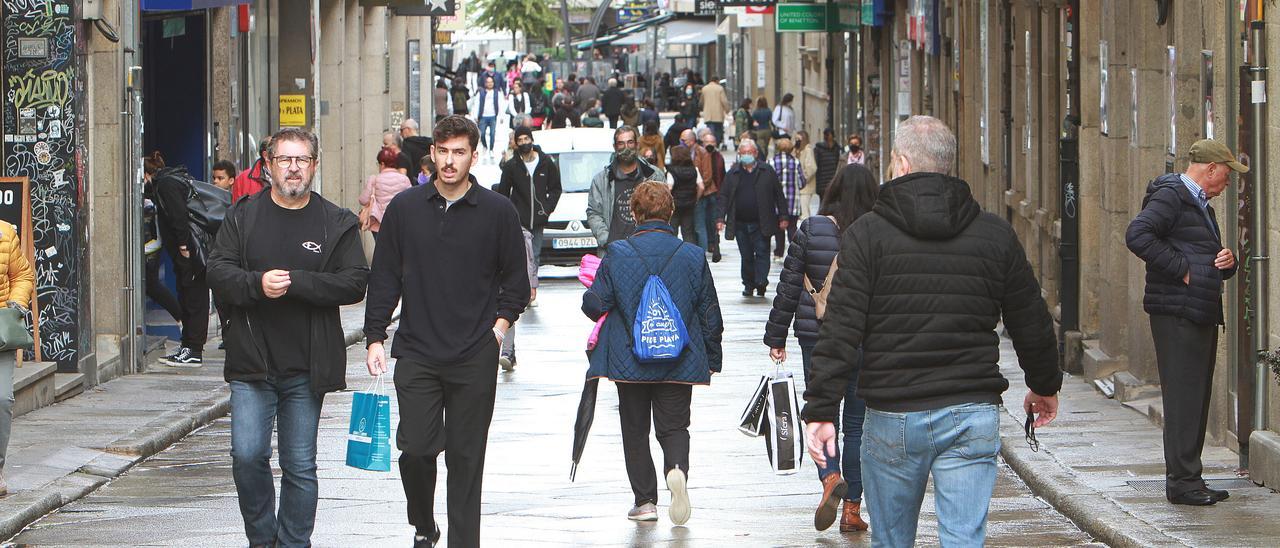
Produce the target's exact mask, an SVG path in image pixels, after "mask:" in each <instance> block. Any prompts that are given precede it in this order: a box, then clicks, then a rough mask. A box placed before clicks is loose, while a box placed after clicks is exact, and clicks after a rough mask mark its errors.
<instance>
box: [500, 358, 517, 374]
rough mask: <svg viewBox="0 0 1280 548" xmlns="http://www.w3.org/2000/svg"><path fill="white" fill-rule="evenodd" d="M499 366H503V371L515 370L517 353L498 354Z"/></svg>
mask: <svg viewBox="0 0 1280 548" xmlns="http://www.w3.org/2000/svg"><path fill="white" fill-rule="evenodd" d="M498 366H499V367H501V368H502V370H503V371H511V370H514V369H515V368H516V355H515V354H503V355H501V356H498Z"/></svg>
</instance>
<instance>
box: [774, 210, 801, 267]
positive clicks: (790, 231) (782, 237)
mask: <svg viewBox="0 0 1280 548" xmlns="http://www.w3.org/2000/svg"><path fill="white" fill-rule="evenodd" d="M799 220H800V216H798V215H787V229H786V230H779V231H778V233H777V234H775V235H774V238H775V239H776V241H777V245H775V246H774V248H773V256H774V257H785V256H786V253H787V242H789V241H791V239H792V238H795V237H796V225H797V224H798V221H799Z"/></svg>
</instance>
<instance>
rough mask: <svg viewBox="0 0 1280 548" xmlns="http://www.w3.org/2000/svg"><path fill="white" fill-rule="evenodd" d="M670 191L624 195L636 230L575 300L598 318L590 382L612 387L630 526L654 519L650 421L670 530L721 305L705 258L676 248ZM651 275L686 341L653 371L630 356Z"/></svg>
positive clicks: (678, 520)
mask: <svg viewBox="0 0 1280 548" xmlns="http://www.w3.org/2000/svg"><path fill="white" fill-rule="evenodd" d="M674 208H675V206H674V200H673V198H672V197H671V191H670V190H668V189H667V186H666V185H665V184H663V183H659V182H654V181H649V182H645V183H641V184H640V185H638V186H637V187H636V189H635V193H634V194H633V195H632V197H631V211H632V213H633V214H634V215H635V219H636V232H635V234H634V235H632V236H631V237H630V238H627V239H625V240H620V241H617V242H614V243H612V244H609V249H608V253H607V254H606V255H605V259H604V261H603V262H602V263H601V264H600V270H599V271H598V272H597V273H596V278H595V283H594V284H593V285H592V286H591V289H589V290H587V292H586V294H585V295H583V297H582V311H583V312H584V313H586V315H587V316H588V317H590V318H591V319H592V320H596V319H598V318H600V317H601V316H603V315H605V314H606V313H608V314H609V316H608V319H606V320H605V322H604V327H602V328H601V330H600V338H599V342H598V343H597V345H596V347H595V350H593V351H591V354H590V362H591V366H590V367H589V368H588V370H587V377H588V378H601V377H603V378H608V379H609V380H612V381H614V383H615V384H616V385H617V386H618V414H619V415H620V417H621V419H622V450H623V453H624V454H625V458H626V464H627V476H628V478H629V479H630V480H631V490H632V492H633V493H634V494H635V506H634V507H633V508H632V509H631V511H630V512H628V513H627V518H629V519H631V520H634V521H656V520H657V519H658V509H657V503H658V481H657V477H656V475H655V474H654V466H653V457H652V456H651V455H650V454H649V417H650V415H652V416H653V427H654V430H656V434H657V438H658V443H659V444H661V445H662V453H663V471H664V472H665V474H666V480H667V489H668V490H669V491H670V492H671V506H670V516H671V521H672V522H674V523H675V524H677V525H680V524H683V523H685V522H686V521H688V520H689V514H690V507H689V492H688V488H687V479H688V473H689V406H690V402H691V401H692V396H693V385H695V384H710V383H711V375H712V374H713V373H718V372H719V371H720V362H721V349H720V336H721V332H722V331H723V324H722V323H721V319H720V302H719V301H718V300H717V299H716V289H715V285H714V283H712V279H711V268H710V267H709V266H708V265H707V258H706V254H705V253H703V251H702V250H701V249H699V248H698V247H697V246H696V245H693V244H689V243H684V242H682V241H681V240H680V239H679V238H676V236H675V230H674V229H672V228H671V224H670V221H671V214H672V212H673V210H674ZM651 275H657V276H658V277H660V278H661V279H662V282H663V284H664V285H666V287H667V290H668V291H669V292H670V293H671V301H672V303H674V305H675V308H676V310H678V311H679V312H680V318H681V319H682V320H683V321H684V324H685V325H684V326H685V330H686V331H687V333H688V338H687V340H686V346H685V348H684V351H683V352H682V353H681V354H680V356H679V358H677V359H676V360H674V361H669V362H662V363H659V364H652V363H640V361H639V360H638V359H637V358H636V356H635V354H634V353H633V352H632V339H631V333H632V330H631V327H632V322H633V321H634V318H635V315H636V312H637V309H638V307H639V305H640V302H641V292H642V290H643V289H644V286H645V283H646V281H647V280H648V279H649V276H651Z"/></svg>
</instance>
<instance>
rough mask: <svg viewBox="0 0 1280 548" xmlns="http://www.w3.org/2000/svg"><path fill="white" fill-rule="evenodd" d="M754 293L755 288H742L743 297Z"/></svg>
mask: <svg viewBox="0 0 1280 548" xmlns="http://www.w3.org/2000/svg"><path fill="white" fill-rule="evenodd" d="M755 293H756V292H755V290H753V289H751V288H750V287H748V288H746V289H743V290H742V296H743V297H750V296H752V295H755Z"/></svg>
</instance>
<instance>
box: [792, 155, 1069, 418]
mask: <svg viewBox="0 0 1280 548" xmlns="http://www.w3.org/2000/svg"><path fill="white" fill-rule="evenodd" d="M845 234H846V235H845V237H844V238H843V239H842V241H841V245H840V261H839V266H840V270H839V271H837V272H836V275H835V279H834V281H833V282H832V283H834V284H835V285H834V286H833V287H832V288H831V296H830V297H829V299H828V301H827V317H826V321H825V322H823V324H822V329H821V330H820V337H819V338H818V345H817V347H816V348H815V349H814V352H813V365H812V370H811V375H810V377H809V379H808V383H807V385H808V389H807V390H806V391H805V394H804V396H805V400H806V401H807V403H806V405H805V408H804V412H803V417H804V419H805V420H806V421H810V422H831V420H832V419H833V418H834V417H835V416H836V413H837V412H838V409H839V403H840V400H841V398H842V397H843V396H844V393H845V386H846V383H847V382H848V380H847V379H848V378H849V374H850V373H851V372H852V370H853V368H855V367H857V366H858V362H857V361H856V360H855V359H854V357H855V356H857V355H858V352H857V350H858V347H859V346H862V348H863V351H864V356H865V365H864V368H863V370H862V371H861V374H860V375H859V378H858V395H859V396H860V397H862V398H863V399H864V400H866V402H867V407H870V408H872V409H877V410H881V411H889V412H899V413H902V412H913V411H926V410H931V409H940V408H943V407H948V406H952V405H959V404H964V403H993V404H998V403H1000V393H1002V392H1004V391H1005V390H1006V389H1007V388H1008V387H1009V382H1008V381H1007V380H1005V378H1004V377H1003V376H1002V375H1001V374H1000V366H999V364H998V362H999V359H1000V348H999V345H1000V337H999V336H998V335H997V334H996V331H995V328H996V324H997V323H998V322H999V321H1000V319H1001V315H1002V314H1003V316H1004V325H1005V327H1006V328H1007V329H1008V332H1009V336H1010V337H1011V338H1012V339H1013V347H1014V350H1016V351H1017V354H1018V363H1019V365H1020V366H1021V367H1022V369H1023V370H1024V371H1026V382H1027V386H1028V387H1030V388H1031V390H1032V391H1034V392H1035V393H1037V394H1041V395H1045V396H1050V395H1054V394H1056V393H1057V392H1058V389H1059V388H1060V387H1061V386H1062V372H1061V371H1060V370H1059V369H1058V348H1057V346H1058V345H1057V340H1056V337H1055V335H1054V332H1053V320H1052V318H1050V317H1049V310H1048V308H1047V307H1046V306H1045V303H1044V299H1043V298H1041V297H1040V285H1039V284H1038V283H1037V282H1036V278H1035V274H1034V273H1033V272H1032V271H1031V265H1030V264H1028V263H1027V258H1026V254H1025V253H1024V252H1023V250H1022V246H1021V244H1019V242H1018V237H1017V235H1016V234H1015V233H1014V232H1013V229H1012V228H1011V227H1010V226H1009V223H1007V222H1005V221H1004V219H1001V218H999V217H997V216H995V215H992V214H990V213H983V212H982V211H981V209H980V208H979V206H978V203H977V202H976V201H974V199H973V196H972V195H971V194H970V190H969V185H968V184H967V183H965V182H964V181H962V180H960V179H956V178H954V177H948V176H946V175H941V174H938V173H915V174H911V175H907V176H905V177H900V178H898V179H895V180H893V181H890V182H889V183H888V184H886V185H885V186H884V188H883V189H881V190H880V195H879V198H878V199H877V201H876V205H875V208H874V209H873V210H872V213H871V214H868V215H863V216H862V217H861V218H859V219H858V220H857V221H855V222H854V223H853V224H852V225H851V226H850V227H849V228H848V229H847V230H846V231H845Z"/></svg>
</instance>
